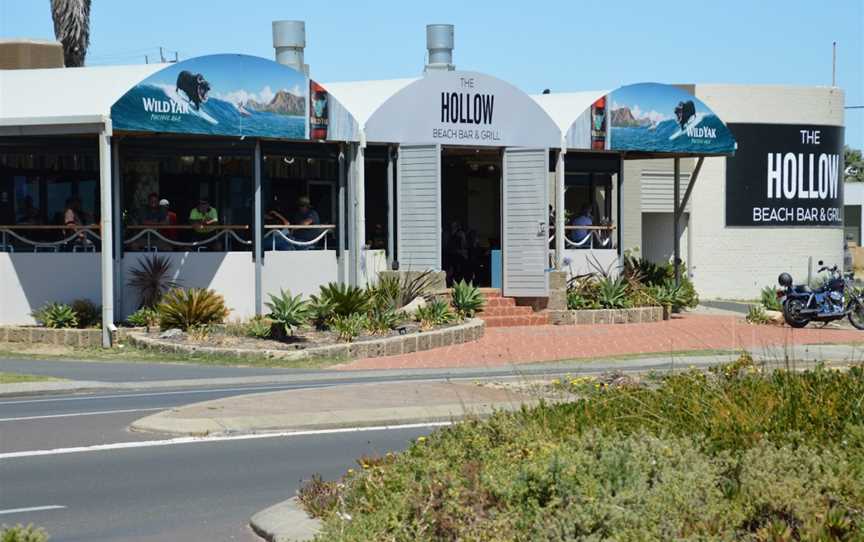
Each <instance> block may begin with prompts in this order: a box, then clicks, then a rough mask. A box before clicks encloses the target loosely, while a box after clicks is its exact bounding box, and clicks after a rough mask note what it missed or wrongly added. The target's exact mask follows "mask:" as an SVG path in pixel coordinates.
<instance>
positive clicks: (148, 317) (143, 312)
mask: <svg viewBox="0 0 864 542" xmlns="http://www.w3.org/2000/svg"><path fill="white" fill-rule="evenodd" d="M126 321H127V322H128V323H129V324H131V325H133V326H136V327H156V326H158V325H159V313H158V312H157V311H156V309H151V308H149V307H141V308H140V309H138V310H137V311H135V312H133V313H132V314H130V315H129V317H128V318H126Z"/></svg>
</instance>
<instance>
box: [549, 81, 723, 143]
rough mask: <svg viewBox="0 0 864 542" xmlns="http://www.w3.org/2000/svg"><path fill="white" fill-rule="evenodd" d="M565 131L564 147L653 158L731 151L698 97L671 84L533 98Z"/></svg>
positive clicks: (718, 122)
mask: <svg viewBox="0 0 864 542" xmlns="http://www.w3.org/2000/svg"><path fill="white" fill-rule="evenodd" d="M533 98H534V99H535V100H536V101H537V103H539V104H540V105H541V106H542V107H543V109H544V110H545V111H546V112H547V113H548V114H549V115H550V116H551V117H552V118H553V119H555V122H556V123H557V125H558V127H559V129H560V130H561V131H562V132H563V133H564V134H565V139H566V143H567V147H568V148H570V149H591V150H611V151H619V152H627V153H635V154H645V155H653V156H688V155H689V156H711V155H728V154H732V153H734V152H735V148H736V142H735V138H734V136H733V135H732V133H731V132H730V131H729V129H728V128H727V127H726V124H725V123H724V122H723V121H722V120H721V119H720V118H719V117H718V116H717V115H716V114H715V113H714V112H713V111H712V110H711V109H710V108H709V107H708V106H707V105H705V103H703V102H702V101H701V100H699V99H698V98H696V97H695V96H693V95H692V94H690V93H688V92H686V91H685V90H683V89H681V88H680V87H677V86H674V85H664V84H660V83H637V84H634V85H627V86H623V87H619V88H617V89H615V90H613V91H591V92H578V93H562V94H544V95H539V96H534V97H533Z"/></svg>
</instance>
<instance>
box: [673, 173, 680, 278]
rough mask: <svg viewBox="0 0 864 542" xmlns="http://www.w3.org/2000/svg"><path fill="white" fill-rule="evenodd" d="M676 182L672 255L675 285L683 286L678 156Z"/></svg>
mask: <svg viewBox="0 0 864 542" xmlns="http://www.w3.org/2000/svg"><path fill="white" fill-rule="evenodd" d="M674 183H675V184H674V189H673V194H674V195H673V198H674V202H673V204H672V210H673V213H672V230H673V238H672V243H673V245H672V246H673V247H674V251H673V252H674V254H673V256H672V262H673V265H674V266H675V286H681V238H680V237H679V236H678V222H679V220H680V219H681V213H680V209H679V202H680V201H681V159H680V158H677V157H676V158H675V179H674Z"/></svg>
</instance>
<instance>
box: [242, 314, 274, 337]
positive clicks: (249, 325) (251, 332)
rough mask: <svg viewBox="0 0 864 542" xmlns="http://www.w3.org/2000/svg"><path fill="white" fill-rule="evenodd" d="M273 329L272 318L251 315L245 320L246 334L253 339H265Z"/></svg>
mask: <svg viewBox="0 0 864 542" xmlns="http://www.w3.org/2000/svg"><path fill="white" fill-rule="evenodd" d="M272 329H273V320H270V319H269V318H267V317H264V316H253V317H252V318H250V319H249V321H248V322H246V330H245V331H246V336H247V337H252V338H253V339H267V338H269V337H270V334H271V332H272Z"/></svg>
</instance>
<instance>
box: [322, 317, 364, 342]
mask: <svg viewBox="0 0 864 542" xmlns="http://www.w3.org/2000/svg"><path fill="white" fill-rule="evenodd" d="M368 326H369V319H368V318H367V316H366V315H365V314H360V313H357V312H355V313H353V314H349V315H347V316H340V315H337V316H334V317H333V320H332V323H331V326H330V327H331V329H332V330H333V331H335V332H336V336H337V337H338V338H339V340H340V341H345V342H349V343H350V342H351V341H353V340H354V339H355V338H357V337H358V336H359V335H360V334H361V333H363V330H364V329H366V328H367V327H368Z"/></svg>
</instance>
